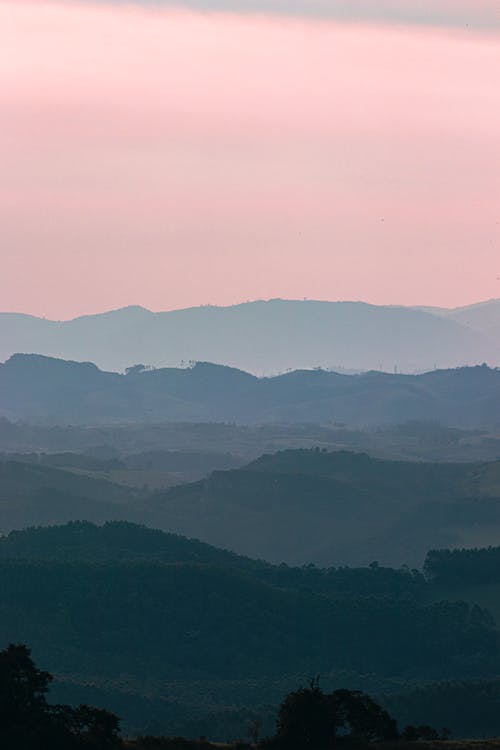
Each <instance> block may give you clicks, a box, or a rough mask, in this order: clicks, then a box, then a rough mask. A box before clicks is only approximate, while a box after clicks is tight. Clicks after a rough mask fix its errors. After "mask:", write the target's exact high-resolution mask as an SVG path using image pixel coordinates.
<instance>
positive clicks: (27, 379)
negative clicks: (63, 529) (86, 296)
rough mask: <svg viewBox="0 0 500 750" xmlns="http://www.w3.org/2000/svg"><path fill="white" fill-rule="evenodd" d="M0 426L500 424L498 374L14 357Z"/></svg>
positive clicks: (3, 371)
mask: <svg viewBox="0 0 500 750" xmlns="http://www.w3.org/2000/svg"><path fill="white" fill-rule="evenodd" d="M0 417H6V418H7V419H10V420H27V421H32V422H33V421H34V422H43V423H50V424H119V423H122V424H123V423H130V422H162V421H166V422H233V423H238V424H259V423H260V424H263V423H293V422H295V423H302V424H305V423H315V424H325V423H328V422H330V423H331V422H335V423H340V424H347V425H350V426H358V427H367V426H368V427H370V426H377V425H383V424H401V423H404V422H408V421H411V420H418V421H431V422H439V423H441V424H443V425H446V426H453V427H462V428H468V429H470V428H473V429H476V428H483V429H484V428H486V429H495V428H498V426H499V425H500V370H498V369H490V368H489V367H487V366H486V365H482V366H476V367H466V368H459V369H456V370H436V371H432V372H428V373H425V374H422V375H391V374H388V373H382V372H367V373H362V374H358V375H344V374H339V373H336V372H329V371H325V370H296V371H293V372H289V373H286V374H284V375H279V376H275V377H271V378H257V377H256V376H254V375H251V374H249V373H247V372H243V371H242V370H237V369H235V368H231V367H226V366H222V365H214V364H211V363H209V362H198V363H196V364H195V365H194V366H193V367H187V368H163V369H158V370H144V369H141V368H133V369H132V370H131V371H130V372H129V373H128V374H126V375H121V374H118V373H113V372H103V371H102V370H99V369H98V368H97V367H96V366H95V365H94V364H91V363H89V362H83V363H81V362H67V361H64V360H59V359H53V358H49V357H43V356H40V355H25V354H16V355H14V356H13V357H11V358H10V359H9V360H8V361H7V362H5V363H4V364H1V365H0Z"/></svg>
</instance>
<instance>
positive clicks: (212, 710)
mask: <svg viewBox="0 0 500 750" xmlns="http://www.w3.org/2000/svg"><path fill="white" fill-rule="evenodd" d="M0 557H1V559H0V591H1V597H2V607H1V610H0V642H2V643H8V642H9V641H14V642H19V641H27V642H29V643H30V645H31V646H32V647H33V654H34V657H35V658H36V659H37V660H38V661H39V662H40V663H43V664H44V666H46V667H47V668H48V669H49V670H50V671H52V672H53V673H54V674H55V675H56V677H57V680H58V682H57V685H56V688H55V691H56V692H55V695H56V697H57V699H60V700H64V701H69V702H71V701H73V700H75V701H77V702H90V703H93V704H97V705H101V706H103V707H105V708H108V709H110V710H118V712H119V713H120V714H121V715H122V716H124V717H125V718H126V719H127V723H126V729H127V731H134V730H135V731H138V730H139V731H145V730H147V731H155V732H166V733H170V734H172V733H178V732H181V731H182V732H184V731H185V732H186V733H188V734H189V735H190V736H193V734H195V736H196V734H200V733H202V732H201V730H203V729H205V730H206V731H205V732H203V733H205V734H209V735H210V736H212V737H217V736H221V737H223V738H229V736H230V735H231V732H235V734H233V736H243V735H244V732H245V722H246V721H248V718H249V717H250V716H252V715H253V716H259V715H261V716H263V717H264V718H265V719H266V720H267V718H268V717H269V716H272V713H273V706H274V705H275V704H276V703H277V702H278V701H279V700H280V699H281V697H282V695H283V694H284V693H285V692H287V690H289V689H293V688H294V687H296V685H297V683H298V682H299V681H300V680H301V679H302V678H303V677H304V676H307V675H311V674H318V673H321V674H322V675H323V676H324V680H325V683H327V684H325V687H328V685H330V684H331V685H336V686H343V687H352V688H361V689H365V690H368V689H369V690H370V691H372V692H373V691H374V689H375V690H377V692H378V693H379V694H380V693H383V692H386V693H387V694H388V695H389V693H390V694H393V695H396V694H398V695H399V696H400V697H399V698H398V700H399V710H400V712H404V711H406V714H409V713H410V712H411V710H416V708H418V706H417V704H416V703H415V700H416V699H415V697H414V698H413V701H414V704H412V705H414V708H413V709H411V707H410V708H408V705H407V704H405V703H404V702H403V698H402V697H401V693H402V691H403V690H404V689H408V688H409V687H413V688H415V687H416V686H417V685H423V684H424V683H425V682H428V681H436V680H445V679H446V680H448V681H451V680H453V681H457V680H462V681H463V680H465V681H467V684H470V681H471V680H478V679H483V680H484V679H490V680H494V679H495V675H496V674H499V673H500V637H499V635H498V632H497V630H496V628H495V626H494V623H493V621H492V618H491V616H490V615H489V614H488V612H486V611H484V610H482V609H480V608H479V607H477V606H471V605H469V604H467V603H465V602H463V601H462V602H461V601H460V597H455V599H454V600H449V601H444V602H443V601H441V602H440V601H430V600H431V599H432V595H431V593H430V592H429V591H428V589H429V587H432V585H431V584H428V583H426V582H425V580H424V579H423V577H422V576H421V575H420V574H418V573H417V572H410V571H409V570H407V569H403V570H399V571H397V570H388V569H384V568H382V567H376V566H373V567H371V568H366V569H360V570H349V569H341V570H325V571H323V570H318V569H315V568H311V567H309V568H305V569H293V568H287V567H286V566H282V567H277V568H276V567H274V566H269V565H266V564H263V563H259V562H256V561H252V560H248V559H245V558H239V557H237V556H235V555H230V554H228V553H225V552H223V551H220V550H216V549H213V548H210V547H208V546H206V545H200V543H199V542H193V541H189V540H187V539H179V538H178V537H173V536H169V535H164V534H161V533H159V532H155V531H151V530H148V529H144V528H141V527H135V526H133V525H130V524H123V523H114V524H110V525H107V526H105V527H103V528H101V529H99V528H96V527H95V526H93V525H91V524H70V525H68V526H65V527H61V528H51V529H34V530H28V531H25V532H16V533H13V534H11V535H10V536H9V537H8V538H6V539H3V540H0ZM387 700H390V698H388V699H387ZM392 700H395V698H393V699H392ZM194 717H197V718H196V719H195V718H194ZM455 720H456V726H458V720H459V719H458V718H457V717H456V716H455ZM228 727H231V729H228ZM452 728H455V727H452ZM271 730H272V727H271Z"/></svg>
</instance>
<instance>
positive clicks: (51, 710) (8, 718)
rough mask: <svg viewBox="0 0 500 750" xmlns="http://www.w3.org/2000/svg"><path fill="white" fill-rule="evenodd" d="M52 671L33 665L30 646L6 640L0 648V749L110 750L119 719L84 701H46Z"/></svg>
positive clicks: (114, 744) (116, 736)
mask: <svg viewBox="0 0 500 750" xmlns="http://www.w3.org/2000/svg"><path fill="white" fill-rule="evenodd" d="M51 680H52V676H51V675H50V674H49V673H48V672H43V671H41V670H40V669H38V668H37V667H36V666H35V664H34V662H33V659H32V658H31V651H30V650H29V648H27V647H26V646H25V645H23V644H10V645H9V646H8V647H7V648H6V649H4V650H3V651H0V747H1V748H2V750H77V748H88V749H89V750H90V749H91V748H92V749H93V750H112V748H116V747H119V746H120V744H121V741H120V739H119V720H118V718H117V717H116V716H115V715H114V714H112V713H110V712H108V711H104V710H102V709H97V708H92V707H90V706H78V707H77V708H72V707H70V706H51V705H49V704H48V703H47V700H46V694H47V691H48V687H49V684H50V682H51Z"/></svg>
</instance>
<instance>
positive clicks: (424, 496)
mask: <svg viewBox="0 0 500 750" xmlns="http://www.w3.org/2000/svg"><path fill="white" fill-rule="evenodd" d="M26 458H29V459H30V460H28V461H26V462H25V461H23V462H21V461H8V460H7V461H5V460H4V461H0V509H1V515H0V532H3V533H6V532H8V531H10V530H12V529H15V528H23V527H26V526H33V525H37V524H42V525H48V524H51V523H63V522H66V521H71V520H80V519H85V520H88V521H94V522H103V521H107V520H129V521H133V522H137V523H141V524H143V523H145V524H147V525H149V526H153V527H156V528H159V529H163V530H165V531H169V532H174V533H177V534H182V535H185V536H188V537H196V538H197V539H200V540H202V541H204V542H206V543H209V544H213V545H216V546H218V547H223V548H227V549H230V550H233V551H234V552H237V553H239V554H243V555H246V556H249V557H253V558H261V559H263V560H267V561H269V562H273V563H281V562H283V561H284V562H286V563H288V564H294V565H305V564H308V563H311V562H313V563H316V564H318V565H322V566H331V565H342V564H350V565H356V566H357V565H368V564H369V563H371V562H372V561H374V560H376V561H378V562H379V563H380V564H382V565H400V564H402V563H408V564H410V565H412V566H420V565H421V564H422V563H423V560H424V557H425V554H426V552H427V550H428V549H429V548H430V547H433V548H438V549H439V548H442V547H462V546H464V545H468V546H475V545H485V544H499V543H500V503H499V502H498V498H500V463H499V462H491V463H464V464H454V463H441V464H436V463H425V462H421V461H420V462H414V461H390V460H384V459H375V458H372V457H369V456H368V455H366V454H362V453H353V452H349V451H336V452H333V453H329V452H326V451H321V450H319V449H308V450H304V449H303V450H300V449H297V450H288V451H282V452H279V453H276V454H273V455H265V456H262V457H261V458H260V459H257V460H256V461H252V462H251V463H249V464H247V465H245V466H243V467H242V468H238V469H231V470H218V471H213V472H212V473H211V474H210V475H209V476H208V477H206V478H204V479H201V480H198V481H195V482H188V483H185V484H181V485H177V486H174V487H171V488H169V489H166V490H158V491H151V490H146V489H144V488H140V489H139V488H137V487H135V488H134V487H130V488H129V487H126V486H124V485H119V484H115V483H113V482H111V481H108V480H107V479H101V478H97V476H96V475H95V474H94V473H93V472H90V473H89V472H88V471H84V470H83V469H82V468H81V466H82V465H83V466H89V465H90V466H92V465H94V464H93V463H92V460H91V459H88V457H85V456H83V457H79V456H78V455H77V456H73V455H72V454H69V455H68V454H62V456H59V457H58V456H57V455H56V456H55V457H54V461H65V462H67V463H68V464H72V463H73V464H76V466H74V467H73V468H72V467H71V466H67V467H66V468H64V469H63V468H54V467H53V466H50V465H45V464H44V463H42V461H43V460H45V459H44V457H43V456H42V457H40V459H41V461H40V463H34V462H33V457H26ZM49 460H50V457H49ZM119 472H120V470H117V471H116V472H115V470H113V471H111V472H109V475H110V476H114V475H115V473H119Z"/></svg>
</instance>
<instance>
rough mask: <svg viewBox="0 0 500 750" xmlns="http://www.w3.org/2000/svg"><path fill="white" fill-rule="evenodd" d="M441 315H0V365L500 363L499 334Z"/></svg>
mask: <svg viewBox="0 0 500 750" xmlns="http://www.w3.org/2000/svg"><path fill="white" fill-rule="evenodd" d="M442 312H443V311H437V314H436V313H435V311H432V310H430V311H427V310H423V309H413V308H405V307H392V306H389V307H383V306H376V305H369V304H366V303H363V302H318V301H312V300H311V301H307V300H305V301H298V300H281V299H274V300H269V301H258V302H249V303H245V304H241V305H234V306H232V307H212V306H204V307H195V308H188V309H185V310H174V311H172V312H160V313H153V312H151V311H149V310H146V309H144V308H142V307H127V308H123V309H121V310H114V311H111V312H107V313H102V314H99V315H90V316H84V317H80V318H76V319H74V320H70V321H63V322H61V321H50V320H45V319H39V318H34V317H32V316H28V315H20V314H12V313H3V314H1V315H0V342H1V345H0V359H6V358H8V357H10V356H11V355H12V354H14V353H16V352H25V353H31V352H36V353H39V354H45V355H48V356H52V357H58V358H62V359H74V360H83V361H91V362H95V363H97V364H98V365H99V366H100V367H102V368H104V369H109V370H117V371H123V370H124V369H125V368H126V367H127V366H128V365H130V364H131V363H133V362H144V363H145V364H148V365H154V366H156V367H172V366H174V367H175V366H179V364H180V363H181V361H185V362H188V361H190V360H196V361H211V362H219V363H221V364H225V365H230V366H232V367H235V368H238V369H243V370H247V371H249V372H253V373H257V374H264V373H266V374H269V373H276V372H278V371H283V370H286V369H288V368H292V369H302V368H312V367H317V366H322V367H328V368H332V367H335V368H339V367H344V368H348V369H349V368H350V369H359V370H370V369H385V370H388V371H390V372H392V371H393V369H394V367H395V366H397V367H398V368H399V369H400V370H403V371H405V372H413V371H417V370H429V369H431V368H433V367H435V366H438V367H441V368H447V367H457V366H461V365H465V364H467V363H469V364H479V363H481V362H484V361H486V362H489V363H490V364H493V365H496V364H500V353H499V348H498V336H497V335H496V333H495V335H492V336H490V334H489V332H488V331H482V330H481V331H478V330H472V329H471V328H470V327H469V326H468V325H467V319H465V320H464V321H462V319H461V318H460V316H458V315H457V316H456V317H454V316H453V315H450V316H447V315H443V314H442Z"/></svg>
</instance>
